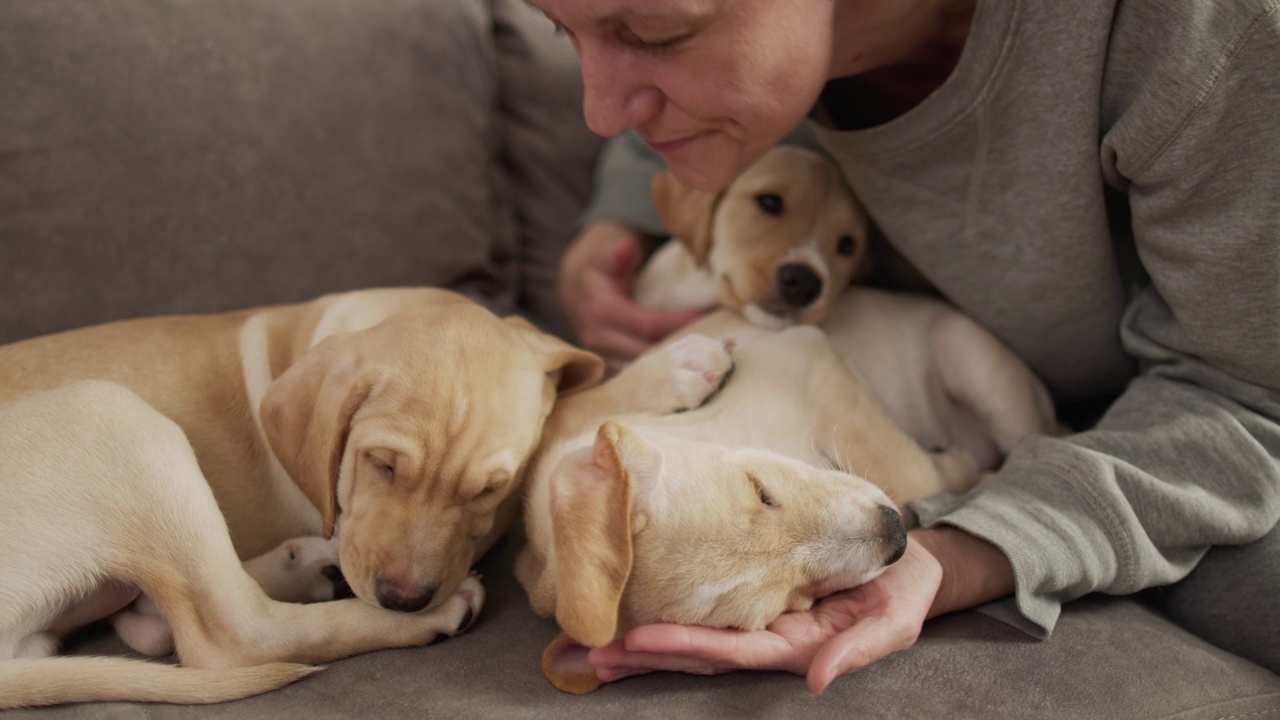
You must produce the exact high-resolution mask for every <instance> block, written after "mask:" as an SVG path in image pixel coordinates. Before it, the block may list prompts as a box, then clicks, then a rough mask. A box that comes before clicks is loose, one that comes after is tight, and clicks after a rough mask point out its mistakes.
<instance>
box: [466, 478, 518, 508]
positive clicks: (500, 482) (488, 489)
mask: <svg viewBox="0 0 1280 720" xmlns="http://www.w3.org/2000/svg"><path fill="white" fill-rule="evenodd" d="M510 477H511V476H510V475H507V474H506V473H500V472H499V473H494V474H492V475H490V476H489V480H488V482H486V483H485V484H484V485H483V486H482V487H480V488H479V489H478V490H474V491H472V492H471V494H470V497H468V498H467V499H468V500H470V501H471V502H478V503H483V502H485V501H488V500H492V499H493V498H495V497H497V496H498V495H499V494H501V492H502V491H503V490H504V489H506V487H507V485H508V484H509V481H510Z"/></svg>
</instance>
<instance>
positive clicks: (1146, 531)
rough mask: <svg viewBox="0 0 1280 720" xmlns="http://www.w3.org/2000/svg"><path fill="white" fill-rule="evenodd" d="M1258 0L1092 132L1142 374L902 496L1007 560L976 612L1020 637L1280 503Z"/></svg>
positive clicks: (1148, 582) (1279, 34)
mask: <svg viewBox="0 0 1280 720" xmlns="http://www.w3.org/2000/svg"><path fill="white" fill-rule="evenodd" d="M1259 5H1261V6H1262V7H1261V8H1260V9H1258V10H1257V11H1256V12H1255V13H1254V14H1253V15H1252V16H1251V17H1250V18H1246V21H1245V22H1241V23H1239V24H1238V26H1237V27H1238V32H1234V33H1232V34H1230V35H1223V36H1222V37H1221V42H1220V45H1219V47H1218V48H1217V49H1218V50H1219V52H1217V53H1215V55H1214V56H1211V57H1208V58H1204V57H1203V56H1202V57H1200V58H1199V59H1198V61H1197V65H1196V70H1195V71H1194V72H1185V73H1183V74H1182V75H1181V76H1180V77H1175V75H1174V74H1173V73H1166V74H1165V75H1164V76H1161V75H1160V73H1153V75H1152V77H1151V78H1149V79H1148V81H1147V82H1145V83H1144V86H1143V87H1142V88H1141V89H1140V91H1139V92H1137V93H1136V95H1135V98H1134V100H1133V102H1132V103H1131V104H1130V105H1129V106H1127V107H1126V109H1125V112H1123V113H1121V114H1119V115H1118V120H1117V122H1115V123H1114V125H1112V126H1111V127H1110V128H1109V130H1108V131H1107V132H1106V133H1105V134H1104V136H1103V142H1102V147H1101V150H1102V156H1103V166H1104V172H1105V173H1106V175H1107V181H1108V183H1109V184H1111V185H1112V186H1113V187H1117V188H1120V189H1122V190H1124V191H1126V193H1127V196H1128V200H1129V207H1130V210H1131V212H1132V230H1133V235H1134V243H1135V247H1136V250H1137V254H1138V257H1139V258H1140V259H1141V262H1142V266H1143V268H1144V269H1145V271H1146V273H1147V274H1148V275H1149V278H1150V282H1149V283H1147V284H1144V286H1143V287H1142V288H1141V289H1140V290H1138V291H1136V292H1135V294H1134V296H1133V300H1132V301H1131V302H1130V304H1129V306H1128V308H1127V310H1126V313H1125V315H1124V318H1123V321H1122V324H1121V327H1120V333H1121V339H1122V342H1123V344H1124V348H1125V350H1126V351H1127V352H1128V353H1130V354H1131V355H1133V356H1134V357H1135V358H1137V359H1138V361H1139V363H1140V367H1141V372H1140V374H1139V376H1138V377H1136V378H1135V379H1134V380H1133V381H1132V382H1131V383H1130V385H1129V386H1128V387H1127V389H1126V390H1125V391H1124V393H1123V394H1122V395H1121V396H1120V397H1119V399H1118V400H1117V401H1116V402H1115V403H1114V404H1113V405H1112V406H1111V407H1110V409H1109V410H1108V412H1107V413H1106V414H1105V415H1104V416H1103V418H1102V419H1101V420H1100V421H1099V423H1098V424H1097V425H1096V426H1095V427H1094V428H1092V429H1090V430H1088V431H1086V432H1082V433H1080V434H1076V435H1073V436H1069V437H1063V438H1048V437H1033V438H1028V439H1027V440H1025V441H1024V442H1022V443H1021V444H1019V445H1018V446H1017V447H1016V448H1015V449H1014V451H1013V452H1012V453H1011V454H1010V456H1009V458H1008V459H1007V461H1006V463H1005V465H1004V467H1002V468H1001V470H1000V472H999V473H998V474H997V475H996V476H995V477H993V478H991V479H990V480H988V481H986V482H984V483H983V484H981V485H980V486H979V487H978V488H976V489H975V490H973V491H971V492H970V493H968V494H967V495H965V496H950V495H943V496H938V497H934V498H929V499H927V500H924V501H920V502H918V503H916V504H915V505H913V509H914V510H915V511H916V513H917V515H918V517H919V520H920V523H921V524H922V525H924V526H926V527H931V526H934V525H939V524H944V525H952V526H955V527H959V528H961V529H963V530H965V531H967V532H969V533H971V534H973V535H976V536H978V537H981V538H983V539H985V540H987V541H989V542H991V543H993V544H994V545H996V546H997V547H999V548H1000V549H1001V550H1002V551H1003V552H1004V553H1005V554H1006V555H1007V556H1008V557H1009V559H1010V561H1011V562H1012V564H1013V567H1014V572H1015V576H1016V589H1015V595H1014V598H1013V599H1012V601H1002V602H1000V603H995V604H993V605H991V606H988V607H987V608H985V611H986V612H988V613H990V614H992V615H994V616H997V617H999V618H1001V619H1003V620H1006V621H1008V622H1010V623H1012V624H1014V625H1016V626H1018V627H1020V628H1022V629H1023V630H1025V631H1027V632H1029V633H1031V634H1034V635H1037V636H1040V637H1047V636H1048V634H1049V633H1050V632H1051V631H1052V629H1053V626H1054V624H1055V622H1056V621H1057V618H1058V615H1059V612H1060V609H1061V604H1062V603H1064V602H1067V601H1069V600H1072V599H1075V598H1078V597H1080V596H1083V595H1085V594H1087V593H1091V592H1103V593H1109V594H1129V593H1133V592H1135V591H1138V590H1141V589H1144V588H1148V587H1153V586H1158V585H1163V584H1168V583H1172V582H1176V581H1177V580H1179V579H1181V578H1182V577H1184V576H1185V575H1186V574H1187V573H1189V572H1190V571H1191V570H1192V569H1194V567H1195V565H1196V564H1197V563H1198V562H1199V560H1200V558H1202V557H1203V556H1204V554H1205V552H1207V551H1208V549H1209V548H1210V547H1211V546H1214V545H1231V544H1241V543H1248V542H1251V541H1254V540H1256V539H1258V538H1260V537H1262V536H1263V535H1265V534H1266V533H1267V532H1269V531H1270V530H1271V529H1272V528H1273V527H1274V526H1275V525H1276V522H1277V520H1278V519H1280V467H1278V464H1277V458H1280V422H1278V419H1280V123H1278V122H1276V118H1275V113H1276V109H1277V107H1276V104H1275V100H1274V99H1275V98H1277V97H1280V73H1276V72H1275V68H1277V67H1280V17H1278V16H1280V11H1277V5H1278V4H1277V3H1275V2H1267V3H1257V4H1255V6H1254V7H1257V6H1259ZM1238 6H1239V4H1237V7H1238Z"/></svg>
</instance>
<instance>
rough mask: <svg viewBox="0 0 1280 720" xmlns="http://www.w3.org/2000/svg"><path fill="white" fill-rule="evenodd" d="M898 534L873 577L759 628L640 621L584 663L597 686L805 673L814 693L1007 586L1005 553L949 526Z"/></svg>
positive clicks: (1010, 576) (1002, 592)
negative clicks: (890, 555)
mask: <svg viewBox="0 0 1280 720" xmlns="http://www.w3.org/2000/svg"><path fill="white" fill-rule="evenodd" d="M908 537H909V540H908V543H907V550H906V552H905V553H904V554H903V556H902V559H900V560H899V561H898V562H896V563H894V564H893V565H892V566H890V567H889V568H888V569H886V570H885V571H884V572H883V573H882V574H881V575H880V576H879V577H877V578H876V579H875V580H872V581H871V582H869V583H867V584H865V585H862V586H860V587H857V588H854V589H852V590H846V591H844V592H840V593H837V594H835V595H832V596H830V597H827V598H823V599H822V600H821V601H819V602H818V603H817V604H816V605H814V606H813V607H812V608H811V609H809V610H806V611H803V612H793V613H787V614H785V615H782V616H781V617H779V618H778V619H777V620H775V621H773V623H771V624H770V625H769V627H768V628H766V629H764V630H760V631H756V632H744V631H735V630H718V629H713V628H705V627H692V626H686V625H646V626H642V627H638V628H635V629H633V630H632V631H631V632H629V633H627V635H626V637H624V638H622V639H621V640H617V641H614V642H613V643H611V644H609V645H607V646H605V647H602V648H597V649H595V650H592V651H591V653H590V655H589V656H588V659H589V661H590V662H591V664H592V665H594V666H595V668H596V674H597V677H599V678H600V679H601V680H603V681H605V682H609V681H612V680H618V679H620V678H624V677H627V676H630V675H638V674H642V673H647V672H651V671H653V670H674V671H679V672H688V673H696V674H702V675H713V674H719V673H725V672H729V671H732V670H784V671H787V672H791V673H795V674H797V675H805V676H806V678H807V681H808V685H809V689H810V690H811V691H813V692H815V693H819V692H822V691H823V690H824V689H826V687H827V686H828V685H830V684H831V681H832V680H834V679H836V678H837V677H839V676H841V675H844V674H846V673H850V672H854V671H857V670H861V669H862V668H864V667H867V666H868V665H871V664H872V663H874V662H876V661H877V660H880V659H881V658H884V657H887V656H888V655H892V654H893V653H896V652H900V651H902V650H906V649H907V648H909V647H911V646H912V645H914V644H915V642H916V639H917V638H918V637H919V636H920V630H921V628H922V626H923V625H924V621H925V620H926V619H927V618H930V617H933V616H935V615H939V614H942V613H944V612H950V611H952V610H958V609H961V608H965V607H972V606H974V605H977V604H979V603H981V602H985V601H987V600H992V599H995V598H998V597H1001V596H1003V595H1005V594H1008V592H1010V591H1011V590H1012V588H1013V570H1012V568H1011V567H1010V566H1009V561H1008V559H1006V558H1005V557H1004V554H1003V553H1001V552H1000V551H999V550H997V549H996V548H995V547H993V546H991V545H989V544H987V543H985V542H984V541H982V540H979V539H977V538H975V537H973V536H971V535H968V534H966V533H964V532H962V531H960V530H956V529H953V528H940V529H938V530H913V531H912V532H911V533H910V534H909V536H908ZM940 558H941V559H940ZM968 573H975V575H967V574H968ZM967 578H975V579H976V580H970V579H967Z"/></svg>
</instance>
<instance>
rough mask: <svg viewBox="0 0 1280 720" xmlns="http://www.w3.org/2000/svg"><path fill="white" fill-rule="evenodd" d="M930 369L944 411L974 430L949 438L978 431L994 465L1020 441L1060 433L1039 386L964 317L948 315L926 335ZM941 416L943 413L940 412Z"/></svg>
mask: <svg viewBox="0 0 1280 720" xmlns="http://www.w3.org/2000/svg"><path fill="white" fill-rule="evenodd" d="M929 352H930V367H931V369H932V372H933V373H934V374H935V375H936V377H937V378H938V379H939V381H940V383H941V386H942V390H943V392H944V393H945V395H946V397H947V399H948V400H949V401H950V402H952V403H954V404H955V405H956V406H957V409H956V410H953V411H951V412H947V414H948V415H949V416H951V417H952V418H961V420H960V422H966V421H967V422H969V423H975V424H976V425H977V427H976V428H968V427H965V428H953V429H952V432H953V434H954V435H964V434H973V433H975V432H976V433H978V434H980V435H981V440H980V442H987V443H990V444H992V445H994V448H995V450H996V452H997V453H998V455H999V457H998V458H996V459H995V461H994V463H992V462H985V463H983V467H984V469H991V468H990V467H988V466H989V465H998V464H999V462H1000V461H1002V460H1003V459H1004V457H1005V456H1007V455H1008V454H1009V451H1010V450H1012V449H1013V446H1014V445H1016V444H1017V443H1018V442H1019V441H1020V440H1022V438H1024V437H1026V436H1027V435H1030V434H1033V433H1040V434H1047V435H1057V434H1061V432H1062V430H1061V426H1060V425H1059V424H1058V422H1057V420H1056V418H1055V413H1054V407H1053V399H1052V397H1051V396H1050V395H1049V391H1048V389H1047V388H1045V386H1044V383H1042V382H1041V381H1040V379H1039V378H1038V377H1036V376H1035V374H1034V373H1032V372H1031V369H1030V368H1029V367H1027V365H1026V364H1025V363H1024V362H1023V361H1022V360H1021V359H1020V358H1018V357H1017V356H1016V355H1015V354H1014V353H1013V351H1012V350H1010V349H1009V348H1008V347H1006V346H1005V345H1004V344H1003V343H1001V342H1000V341H999V340H997V339H996V338H995V337H994V336H993V335H991V334H990V333H989V332H987V331H986V330H985V329H983V328H982V327H981V326H979V325H978V324H977V323H976V322H974V321H973V320H971V319H970V318H968V317H966V316H964V315H959V314H956V315H949V316H947V317H944V318H943V319H941V320H939V321H938V322H937V323H935V324H934V326H933V328H931V330H930V334H929ZM944 412H946V411H944Z"/></svg>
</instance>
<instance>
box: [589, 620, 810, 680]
mask: <svg viewBox="0 0 1280 720" xmlns="http://www.w3.org/2000/svg"><path fill="white" fill-rule="evenodd" d="M588 659H589V660H590V662H591V664H592V665H594V666H595V667H596V673H597V677H599V678H600V679H601V680H604V681H606V682H610V681H612V680H617V679H620V678H623V677H629V676H631V675H636V674H640V673H646V672H652V671H654V670H665V671H670V672H684V673H694V674H698V675H715V674H719V673H725V672H729V671H731V670H785V671H787V672H793V673H796V674H803V673H804V672H805V669H806V668H807V667H808V665H809V657H808V655H807V654H806V652H805V650H804V649H803V648H797V647H795V646H793V645H792V644H791V643H790V642H789V641H788V640H787V639H786V638H784V637H782V636H779V635H777V634H775V633H772V632H768V631H763V630H762V631H758V632H745V631H741V630H720V629H714V628H705V627H694V626H686V625H646V626H641V627H638V628H636V629H634V630H632V631H631V632H630V633H628V634H627V636H626V637H625V638H623V640H621V641H615V642H614V643H612V644H610V645H607V646H605V647H603V648H598V649H596V650H593V651H591V654H590V656H589V658H588Z"/></svg>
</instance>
